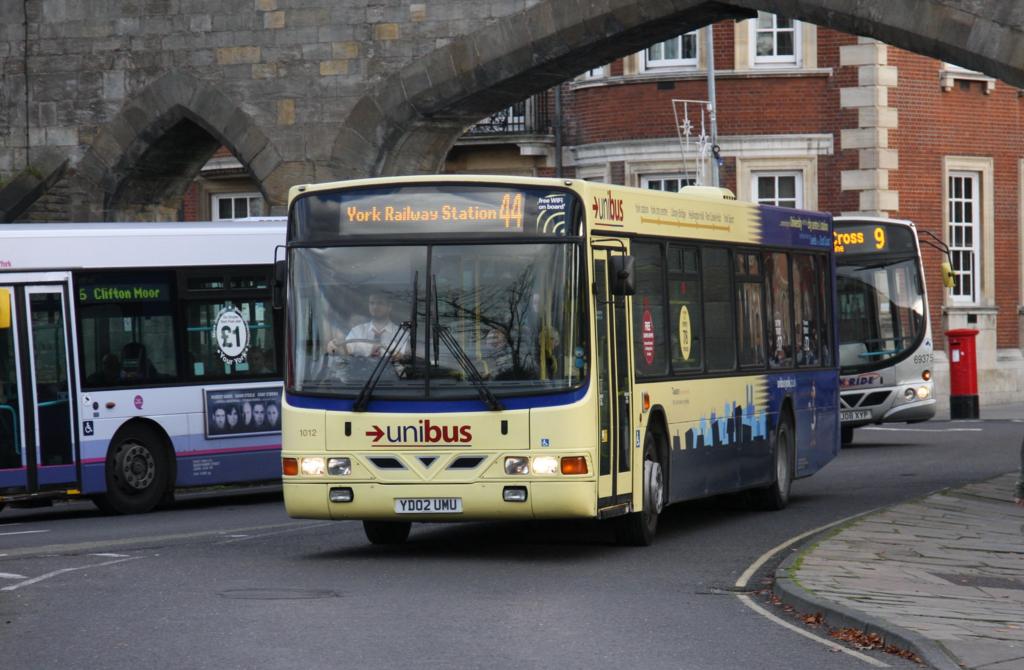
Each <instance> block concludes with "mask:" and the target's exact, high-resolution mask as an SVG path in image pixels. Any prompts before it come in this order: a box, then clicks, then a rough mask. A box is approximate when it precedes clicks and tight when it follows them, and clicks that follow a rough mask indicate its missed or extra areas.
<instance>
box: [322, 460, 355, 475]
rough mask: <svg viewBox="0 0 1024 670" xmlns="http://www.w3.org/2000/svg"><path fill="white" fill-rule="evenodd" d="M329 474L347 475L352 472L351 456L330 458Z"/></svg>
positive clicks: (328, 464) (328, 462) (328, 463)
mask: <svg viewBox="0 0 1024 670" xmlns="http://www.w3.org/2000/svg"><path fill="white" fill-rule="evenodd" d="M327 474H329V475H332V476H334V477H345V476H347V475H350V474H352V459H351V458H328V459H327Z"/></svg>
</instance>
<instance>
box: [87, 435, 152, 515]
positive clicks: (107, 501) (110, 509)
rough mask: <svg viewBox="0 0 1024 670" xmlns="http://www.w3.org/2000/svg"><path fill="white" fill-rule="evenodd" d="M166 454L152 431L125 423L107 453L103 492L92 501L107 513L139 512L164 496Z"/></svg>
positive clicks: (147, 509)
mask: <svg viewBox="0 0 1024 670" xmlns="http://www.w3.org/2000/svg"><path fill="white" fill-rule="evenodd" d="M168 472H169V466H168V463H167V453H166V451H165V450H164V448H163V441H162V440H161V439H160V436H159V435H157V433H156V431H154V430H153V429H151V428H148V427H146V426H141V425H136V426H128V427H126V428H124V429H122V430H120V431H118V433H117V434H116V435H115V436H114V441H113V442H112V443H111V445H110V450H109V451H108V452H107V464H106V480H107V492H106V493H104V494H101V495H99V496H96V497H95V498H93V502H95V503H96V506H97V507H99V508H100V509H101V510H102V511H104V512H106V513H108V514H141V513H142V512H148V511H150V510H151V509H153V508H154V507H156V506H157V505H158V504H159V503H160V502H161V501H163V500H165V499H166V498H167V496H168V489H169V486H168Z"/></svg>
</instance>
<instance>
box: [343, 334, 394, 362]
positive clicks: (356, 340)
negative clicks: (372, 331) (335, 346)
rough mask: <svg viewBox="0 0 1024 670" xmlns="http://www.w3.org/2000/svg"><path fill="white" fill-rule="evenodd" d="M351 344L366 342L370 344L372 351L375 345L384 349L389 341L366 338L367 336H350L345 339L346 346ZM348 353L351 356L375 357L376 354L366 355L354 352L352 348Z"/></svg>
mask: <svg viewBox="0 0 1024 670" xmlns="http://www.w3.org/2000/svg"><path fill="white" fill-rule="evenodd" d="M350 344H366V345H369V346H370V348H371V351H372V348H373V347H380V348H381V351H383V350H384V348H385V347H386V346H388V344H387V342H378V341H377V340H370V339H366V338H349V339H347V340H345V346H346V347H348V345H350ZM348 355H349V356H354V357H356V358H375V357H374V356H368V355H364V354H357V353H353V352H352V351H351V350H349V352H348Z"/></svg>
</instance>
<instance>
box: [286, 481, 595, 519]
mask: <svg viewBox="0 0 1024 670" xmlns="http://www.w3.org/2000/svg"><path fill="white" fill-rule="evenodd" d="M508 487H512V488H517V489H524V490H525V491H526V500H525V501H523V502H506V501H505V499H504V492H505V489H506V488H508ZM342 488H347V489H349V490H351V501H350V502H332V501H331V489H342ZM283 489H284V504H285V509H286V510H287V511H288V515H289V516H291V517H295V518H303V519H336V520H340V519H360V520H363V519H365V520H373V521H384V520H386V521H441V522H444V521H485V520H499V519H510V520H511V519H579V518H594V517H596V516H597V483H596V482H595V481H594V480H592V479H591V480H580V481H565V480H564V479H562V480H559V481H536V480H533V481H501V482H475V483H471V484H458V485H450V484H449V485H445V486H444V487H437V488H436V490H433V487H431V486H429V485H426V486H425V485H423V484H414V485H409V484H381V483H375V482H353V483H348V482H331V483H324V482H304V481H296V480H292V481H289V480H288V479H285V480H284V482H283ZM451 498H457V499H458V500H459V504H460V506H461V511H460V512H456V513H451V512H447V513H428V512H414V513H399V512H396V508H398V507H399V506H400V505H399V503H398V501H399V500H404V501H417V500H425V499H451Z"/></svg>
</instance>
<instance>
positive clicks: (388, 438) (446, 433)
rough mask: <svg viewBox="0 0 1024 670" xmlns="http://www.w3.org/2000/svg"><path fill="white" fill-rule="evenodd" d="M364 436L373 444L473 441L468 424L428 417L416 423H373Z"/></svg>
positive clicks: (413, 444)
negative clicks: (371, 440) (385, 424)
mask: <svg viewBox="0 0 1024 670" xmlns="http://www.w3.org/2000/svg"><path fill="white" fill-rule="evenodd" d="M366 436H367V437H370V438H373V444H374V446H384V445H392V444H405V445H408V446H417V445H424V446H426V445H430V446H442V445H446V444H463V445H464V444H469V443H471V442H472V441H473V432H472V430H471V429H470V427H469V426H462V425H457V424H456V425H454V426H452V425H448V426H445V425H437V424H433V423H431V422H430V419H420V420H419V421H418V422H416V423H412V424H405V425H399V426H384V427H383V428H381V427H380V426H378V425H376V424H375V425H374V426H373V427H372V428H371V429H370V430H368V431H366Z"/></svg>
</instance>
